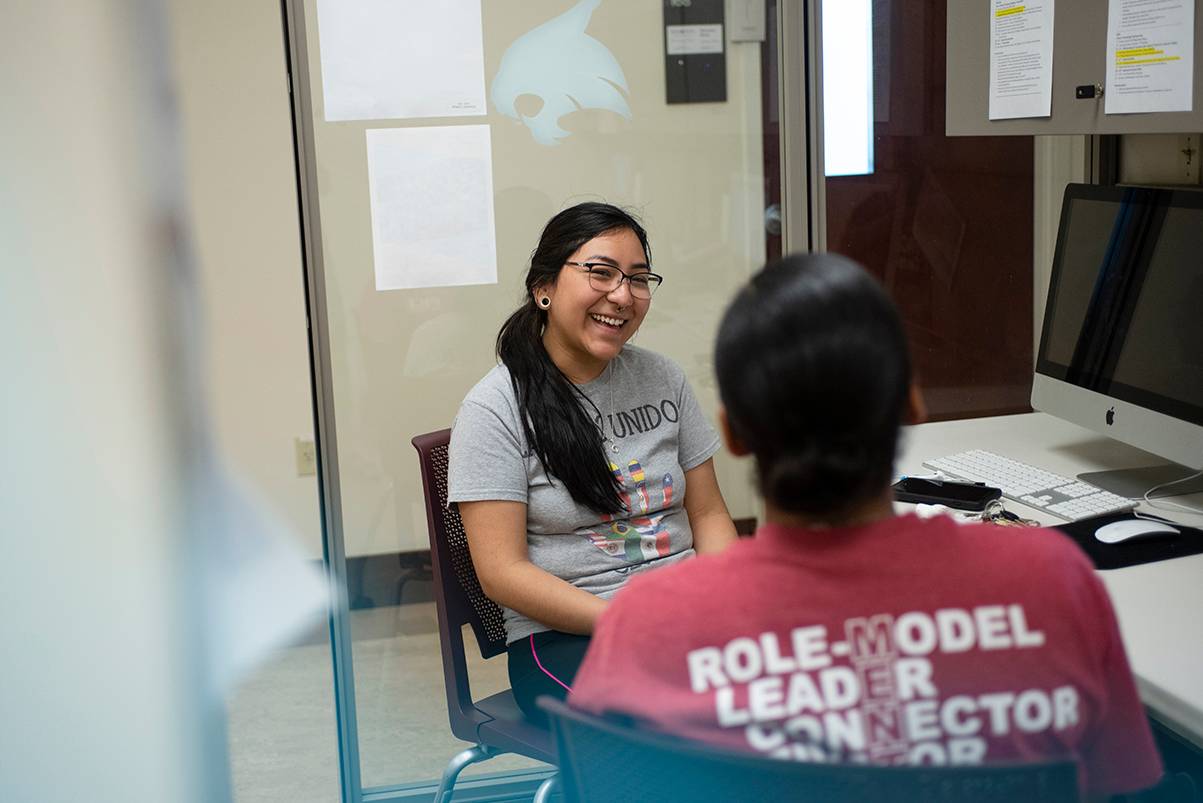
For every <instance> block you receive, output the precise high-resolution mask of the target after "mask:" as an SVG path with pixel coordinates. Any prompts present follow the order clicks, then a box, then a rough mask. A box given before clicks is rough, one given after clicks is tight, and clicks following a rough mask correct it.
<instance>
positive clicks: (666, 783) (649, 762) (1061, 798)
mask: <svg viewBox="0 0 1203 803" xmlns="http://www.w3.org/2000/svg"><path fill="white" fill-rule="evenodd" d="M539 706H540V707H541V708H542V709H543V710H544V711H546V712H547V714H548V717H549V718H550V720H551V731H552V736H553V738H554V741H555V746H556V750H557V752H558V754H559V757H560V784H561V786H562V788H563V790H564V799H565V800H566V801H568V803H633V801H644V800H647V801H676V800H680V801H686V800H687V801H691V803H695V802H696V803H709V801H714V803H719V802H720V801H721V802H722V803H731V801H740V800H754V801H766V800H771V801H788V800H799V801H808V803H811V802H813V803H862V801H879V800H880V801H890V803H921V802H922V803H927V802H928V801H933V802H934V803H954V801H955V802H956V803H969V802H970V801H972V803H1003V802H1004V801H1006V803H1013V801H1025V803H1054V801H1055V802H1056V803H1070V802H1071V801H1073V802H1074V803H1076V801H1077V800H1078V771H1077V766H1076V765H1075V764H1074V763H1073V762H1072V761H1053V762H1046V763H1038V764H1014V765H990V766H977V767H963V766H962V767H877V766H866V765H863V764H809V763H803V762H797V761H782V760H779V759H774V758H767V757H762V756H758V755H753V754H749V753H736V752H732V751H727V750H720V749H716V748H713V747H708V746H705V745H701V744H698V743H696V742H691V741H688V740H684V739H681V738H679V737H672V736H668V735H666V734H662V733H656V732H651V731H647V730H640V729H637V728H633V727H630V726H627V725H622V724H618V723H616V722H613V721H610V720H608V719H603V718H600V717H595V716H591V715H589V714H584V713H581V712H580V711H575V710H573V709H571V708H569V707H568V706H567V705H565V704H564V703H562V702H560V701H558V700H553V699H552V698H550V697H541V698H539Z"/></svg>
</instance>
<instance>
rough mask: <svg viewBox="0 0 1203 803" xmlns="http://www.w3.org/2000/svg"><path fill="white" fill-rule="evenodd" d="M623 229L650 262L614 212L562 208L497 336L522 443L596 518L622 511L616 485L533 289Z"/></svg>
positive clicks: (597, 207)
mask: <svg viewBox="0 0 1203 803" xmlns="http://www.w3.org/2000/svg"><path fill="white" fill-rule="evenodd" d="M621 230H628V231H631V232H632V233H634V235H635V236H636V237H637V238H639V244H640V245H641V246H643V253H644V255H645V256H646V257H647V259H648V261H649V262H650V261H651V251H650V248H649V247H648V242H647V232H646V231H644V229H643V226H641V225H640V224H639V221H638V220H636V219H635V218H634V217H633V216H632V215H631V214H629V213H628V212H625V211H624V210H622V209H619V208H618V207H616V206H612V205H610V204H604V203H596V202H589V203H583V204H577V205H576V206H573V207H570V208H568V209H565V210H564V211H562V212H560V213H559V214H557V215H556V216H555V217H553V218H552V219H551V220H549V221H548V222H547V225H546V226H545V227H544V228H543V234H542V235H541V236H540V237H539V244H538V246H536V248H535V250H534V253H532V254H531V259H530V269H529V270H528V271H527V273H526V297H525V299H524V300H523V303H522V306H521V307H519V308H518V309H517V310H516V311H515V312H514V313H513V314H512V315H510V317H509V318H507V319H506V321H505V323H504V324H502V325H501V331H500V332H498V333H497V357H498V359H500V360H501V361H502V362H503V363H505V367H506V368H508V369H509V372H510V380H511V382H513V385H514V393H515V395H516V396H517V397H518V410H519V414H520V415H521V417H522V427H523V430H524V432H525V434H526V440H527V443H528V444H529V445H530V448H531V449H532V450H533V451H534V453H535V455H536V456H538V458H539V461H540V462H541V463H542V464H543V470H544V471H546V472H547V475H548V477H555V478H556V479H558V480H560V482H562V483H564V487H565V488H566V489H567V490H568V493H569V494H570V495H571V496H572V498H573V500H574V501H576V502H577V504H581V505H585V506H587V507H590V508H592V509H594V510H596V511H598V512H600V513H618V512H621V511H623V510H625V507H624V506H623V503H622V501H621V499H620V498H619V491H620V490H621V487H622V486H621V484H620V482H619V480H618V478H617V477H615V476H614V473H613V472H612V471H611V470H610V464H609V461H608V460H607V459H606V455H605V450H604V448H603V442H602V434H601V430H600V429H598V426H597V424H595V423H594V421H593V420H592V419H591V418H590V416H589V414H588V413H587V412H586V411H585V408H584V407H582V406H581V399H582V397H583V396H584V394H583V393H582V392H581V391H580V390H579V389H578V388H577V387H576V386H575V385H574V384H573V383H572V382H571V381H569V379H568V378H567V377H566V376H564V374H563V372H561V371H560V369H559V368H557V367H556V365H555V363H553V362H552V361H551V357H550V356H549V355H548V353H547V349H545V348H544V347H543V329H544V327H545V326H546V325H547V312H546V311H545V310H544V309H542V308H541V307H539V305H538V304H536V303H535V290H536V288H539V287H542V286H545V285H549V284H551V283H552V282H554V281H555V280H556V277H557V276H559V274H560V271H561V270H562V269H563V268H564V262H565V261H566V260H567V259H568V258H569V257H571V256H572V254H573V253H575V252H576V250H577V249H578V248H580V247H581V246H582V245H584V244H585V243H587V242H589V241H590V240H592V239H593V238H594V237H600V236H601V235H603V234H609V233H611V232H615V231H621Z"/></svg>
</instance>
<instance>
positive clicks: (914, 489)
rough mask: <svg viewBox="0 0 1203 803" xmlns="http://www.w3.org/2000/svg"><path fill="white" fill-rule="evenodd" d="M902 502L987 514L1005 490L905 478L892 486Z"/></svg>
mask: <svg viewBox="0 0 1203 803" xmlns="http://www.w3.org/2000/svg"><path fill="white" fill-rule="evenodd" d="M890 487H891V488H892V489H893V490H894V498H895V499H897V500H898V501H899V502H923V503H926V504H929V505H944V506H946V507H951V508H956V509H957V510H985V509H986V505H988V504H990V503H991V502H993V501H994V500H995V499H998V498H999V497H1000V496H1002V490H1001V489H999V488H994V487H992V486H990V485H980V484H978V483H973V482H956V481H950V480H931V479H922V478H920V477H903V478H902V479H900V480H898V482H896V483H894V484H893V485H892V486H890Z"/></svg>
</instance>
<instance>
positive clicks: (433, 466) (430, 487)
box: [411, 429, 556, 803]
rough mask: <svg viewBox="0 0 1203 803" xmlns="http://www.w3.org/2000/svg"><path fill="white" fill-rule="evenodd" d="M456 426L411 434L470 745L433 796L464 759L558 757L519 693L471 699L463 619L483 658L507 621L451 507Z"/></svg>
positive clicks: (458, 711)
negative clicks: (479, 574) (451, 446)
mask: <svg viewBox="0 0 1203 803" xmlns="http://www.w3.org/2000/svg"><path fill="white" fill-rule="evenodd" d="M450 438H451V430H449V429H442V430H439V431H437V432H429V433H427V434H425V435H418V436H417V437H415V438H414V439H413V440H412V441H411V442H412V443H413V445H414V448H415V449H417V450H418V460H419V462H420V463H421V467H422V488H423V490H424V493H425V497H426V522H427V526H428V530H429V534H430V556H431V563H432V567H433V570H434V597H435V607H436V608H437V610H438V615H439V642H440V645H441V647H442V653H443V682H444V684H445V685H446V688H447V715H448V718H449V720H450V724H451V733H452V734H454V735H455V737H456V738H457V739H462V740H463V741H465V742H471V743H472V744H473V746H472V747H470V748H468V749H467V750H464V751H463V752H461V753H459V754H458V755H456V756H455V757H454V758H452V759H451V762H450V763H449V764H448V765H447V769H446V770H445V771H444V772H443V778H442V780H441V781H440V783H439V788H438V791H437V792H436V793H435V797H434V800H435V803H442V801H443V800H444V795H446V797H447V799H450V796H451V791H452V789H453V788H454V786H455V780H456V778H458V777H459V774H460V772H461V771H462V770H463V769H464V767H467V766H469V765H470V764H475V763H476V762H479V761H484V760H485V759H489V758H492V757H493V756H496V755H500V754H502V753H518V754H520V755H524V756H527V757H528V758H533V759H536V760H538V761H545V762H547V763H548V764H555V763H556V758H555V753H554V751H553V749H552V745H551V734H550V733H549V732H548V731H547V730H546V729H544V728H541V727H539V726H537V725H534V724H532V723H531V722H530V721H529V720H527V719H526V718H525V717H523V715H522V711H521V710H520V709H519V708H518V704H517V703H516V702H515V701H514V695H513V693H512V692H511V691H510V690H509V689H506V690H505V691H503V692H500V693H498V694H494V695H492V696H490V697H486V698H484V699H483V700H477V701H475V702H474V701H473V700H472V690H471V688H470V686H469V683H468V665H467V662H466V660H465V659H464V637H463V626H464V625H465V624H470V625H471V626H472V631H473V632H474V633H475V634H476V642H477V644H478V645H479V646H480V654H481V657H483V658H486V659H487V658H492V657H494V656H497V655H500V654H502V653H504V652H505V626H504V624H503V622H502V616H501V608H500V607H498V605H497V603H495V602H493V600H491V599H489V598H488V597H486V596H485V593H484V591H482V590H481V587H480V581H479V580H477V578H476V570H475V569H474V568H473V566H472V556H471V555H470V554H469V553H468V537H467V536H466V535H465V534H464V525H463V523H462V522H461V521H460V518H459V512H458V511H457V510H455V509H454V508H451V509H449V508H448V507H447V444H448V442H449V440H450ZM555 786H556V778H555V776H552V777H551V778H548V779H547V780H546V781H544V782H543V784H542V785H541V786H540V787H539V790H538V792H537V793H536V794H535V801H536V803H541V801H545V800H547V799H548V798H549V796H550V794H551V792H552V791H553V790H554V789H555Z"/></svg>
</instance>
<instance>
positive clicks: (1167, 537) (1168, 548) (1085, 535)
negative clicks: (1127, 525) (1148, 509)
mask: <svg viewBox="0 0 1203 803" xmlns="http://www.w3.org/2000/svg"><path fill="white" fill-rule="evenodd" d="M1135 518H1136V517H1135V516H1133V515H1132V514H1131V513H1112V514H1110V515H1107V516H1096V517H1094V518H1093V519H1082V520H1081V521H1074V522H1069V523H1067V524H1059V525H1057V526H1056V527H1055V528H1054V529H1057V530H1060V531H1061V532H1063V533H1065V534H1066V535H1068V536H1069V537H1070V538H1072V539H1073V540H1074V541H1075V542H1077V544H1078V546H1080V547H1081V548H1082V551H1083V552H1085V553H1086V554H1087V556H1089V557H1090V559H1091V560H1092V561H1093V562H1094V568H1096V569H1122V568H1124V567H1125V566H1138V565H1140V564H1141V563H1154V562H1156V561H1159V560H1171V559H1172V558H1182V557H1185V556H1187V555H1197V554H1199V553H1200V552H1203V531H1201V530H1197V529H1195V528H1194V527H1187V526H1185V525H1183V524H1178V523H1177V522H1167V523H1168V524H1169V525H1170V526H1172V527H1176V528H1177V529H1179V530H1181V531H1182V534H1181V535H1174V534H1173V533H1164V534H1161V533H1159V534H1157V535H1147V536H1143V537H1141V538H1139V539H1137V540H1135V541H1127V542H1125V543H1122V544H1104V543H1102V542H1100V541H1099V540H1098V539H1097V538H1095V537H1094V531H1095V530H1097V529H1098V528H1099V527H1102V526H1103V525H1104V524H1111V523H1112V522H1116V521H1131V520H1134V519H1135Z"/></svg>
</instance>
